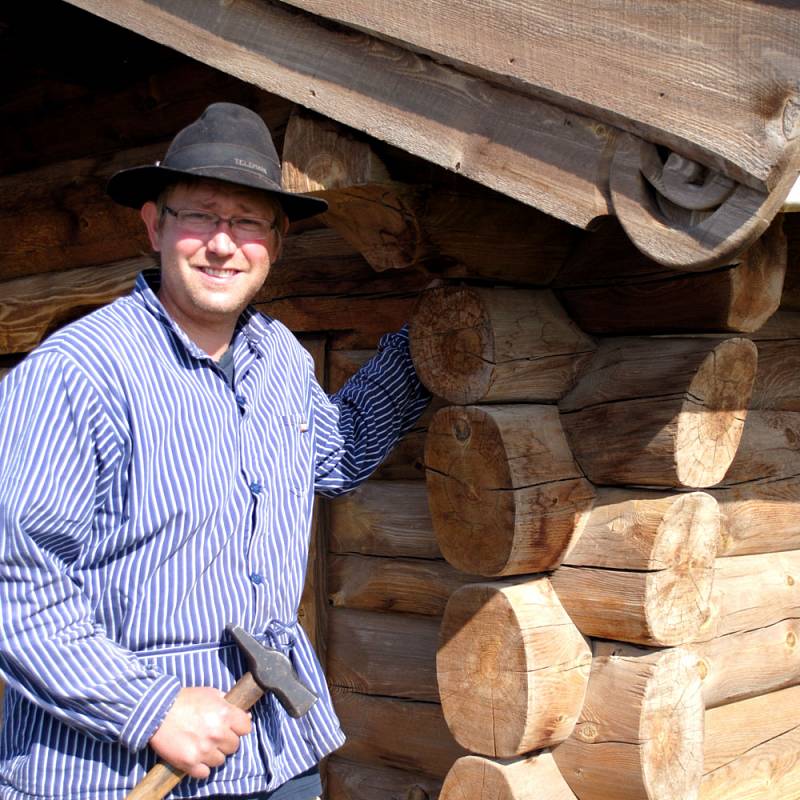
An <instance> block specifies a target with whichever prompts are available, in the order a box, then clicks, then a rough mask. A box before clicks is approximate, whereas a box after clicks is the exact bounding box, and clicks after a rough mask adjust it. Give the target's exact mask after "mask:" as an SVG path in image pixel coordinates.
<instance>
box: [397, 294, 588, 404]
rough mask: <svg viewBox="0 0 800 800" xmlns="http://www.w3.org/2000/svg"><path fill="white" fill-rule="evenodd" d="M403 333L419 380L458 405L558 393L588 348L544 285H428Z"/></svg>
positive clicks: (525, 399)
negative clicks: (526, 287)
mask: <svg viewBox="0 0 800 800" xmlns="http://www.w3.org/2000/svg"><path fill="white" fill-rule="evenodd" d="M409 337H410V341H411V355H412V358H413V359H414V366H415V368H416V370H417V374H418V375H419V376H420V379H421V380H422V381H423V383H424V384H425V385H426V386H427V387H428V389H430V390H431V392H433V393H434V394H436V395H438V396H440V397H443V398H444V399H445V400H449V401H450V402H451V403H459V404H471V403H513V402H528V403H535V402H547V401H553V400H558V399H559V398H560V397H561V396H562V395H564V394H565V393H566V392H567V391H568V390H569V389H570V388H571V387H572V384H573V383H574V381H575V377H576V376H577V375H578V373H579V372H580V370H581V368H582V367H583V365H584V364H585V362H586V361H587V360H588V359H589V357H590V356H591V354H592V352H593V351H594V342H593V341H592V340H591V338H590V337H588V336H586V335H585V334H584V333H583V332H582V331H581V330H580V329H579V328H578V327H577V326H576V325H575V324H574V323H573V322H572V321H571V320H570V319H569V317H568V316H567V315H566V314H565V313H564V310H563V308H562V307H561V305H560V304H559V302H558V301H557V300H556V298H555V297H554V295H553V294H552V292H550V291H548V290H540V291H535V290H533V291H532V290H524V289H483V288H478V287H474V288H471V287H456V286H448V287H440V288H436V289H432V290H430V291H427V292H425V293H424V294H423V295H422V296H421V297H420V300H419V303H418V304H417V307H416V309H415V311H414V314H413V316H412V318H411V321H410V324H409Z"/></svg>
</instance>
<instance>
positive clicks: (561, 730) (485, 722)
mask: <svg viewBox="0 0 800 800" xmlns="http://www.w3.org/2000/svg"><path fill="white" fill-rule="evenodd" d="M590 661H591V653H590V650H589V646H588V644H587V642H586V641H585V639H584V638H583V637H582V636H581V635H580V633H579V632H578V630H577V628H576V627H575V626H574V624H573V623H572V622H571V621H570V619H569V617H568V616H567V614H566V612H565V611H564V609H563V608H562V606H561V604H560V603H559V601H558V597H557V596H556V594H555V592H554V591H553V589H552V587H551V586H550V582H549V581H548V580H547V578H544V577H540V578H535V579H532V580H528V581H525V582H524V583H514V582H513V581H510V580H506V581H500V582H497V583H479V584H473V585H471V586H464V587H462V588H461V589H459V590H458V591H456V592H454V593H453V595H452V597H451V598H450V600H449V602H448V604H447V610H446V611H445V615H444V618H443V620H442V628H441V635H440V642H439V652H438V654H437V657H436V672H437V675H438V678H439V692H440V695H441V698H442V710H443V712H444V716H445V719H446V720H447V724H448V726H449V728H450V731H451V732H452V734H453V736H454V737H455V738H456V741H458V742H459V744H461V745H462V746H463V747H466V748H468V749H469V750H472V751H473V752H476V753H482V754H485V755H489V756H494V757H498V758H510V757H514V756H518V755H522V754H524V753H528V752H530V751H531V750H536V749H539V748H542V747H548V746H550V745H553V744H555V743H557V742H560V741H562V740H563V739H565V738H566V737H567V736H569V734H570V732H571V731H572V728H573V726H574V725H575V720H576V719H577V716H578V713H579V712H580V709H581V706H582V704H583V698H584V693H585V691H586V681H587V678H588V673H589V664H590Z"/></svg>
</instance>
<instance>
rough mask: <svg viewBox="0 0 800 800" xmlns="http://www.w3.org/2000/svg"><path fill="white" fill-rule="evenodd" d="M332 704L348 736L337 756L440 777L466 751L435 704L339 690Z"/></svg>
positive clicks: (439, 707) (335, 691)
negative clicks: (458, 742)
mask: <svg viewBox="0 0 800 800" xmlns="http://www.w3.org/2000/svg"><path fill="white" fill-rule="evenodd" d="M332 695H333V704H334V708H335V709H336V713H337V714H338V716H339V719H340V721H341V723H342V728H343V729H344V731H345V733H346V735H347V741H346V742H345V744H344V746H343V747H342V748H341V750H339V751H338V756H339V757H341V758H344V759H347V760H348V761H356V762H359V763H366V764H371V765H378V766H387V767H394V768H396V769H402V770H409V771H413V772H419V773H421V774H423V775H429V776H432V777H434V778H440V779H441V778H444V776H445V775H446V774H447V771H448V770H449V769H450V767H451V766H452V765H453V762H454V761H455V760H456V759H457V758H460V757H461V756H463V755H466V751H465V750H464V749H463V748H461V747H460V746H459V745H458V744H456V742H455V740H454V739H453V737H452V735H451V734H450V731H449V730H448V729H447V725H446V724H445V721H444V717H443V716H442V709H441V706H439V704H438V703H419V702H414V701H411V700H397V699H394V698H388V697H387V698H383V697H370V696H368V695H363V694H356V693H355V692H348V691H346V690H342V689H334V691H333V692H332Z"/></svg>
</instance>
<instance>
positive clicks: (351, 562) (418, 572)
mask: <svg viewBox="0 0 800 800" xmlns="http://www.w3.org/2000/svg"><path fill="white" fill-rule="evenodd" d="M477 580H479V579H478V577H476V576H474V575H465V574H464V573H462V572H459V571H458V570H456V569H453V567H451V566H450V565H449V564H447V563H446V562H444V561H424V560H423V559H403V558H373V557H371V556H356V555H348V556H341V555H334V556H331V557H330V559H329V561H328V589H329V591H330V602H331V604H332V605H334V606H337V607H343V608H360V609H362V610H365V611H398V612H407V613H411V614H426V615H428V616H441V615H442V614H443V613H444V609H445V607H446V605H447V600H448V599H449V597H450V595H451V594H452V593H453V592H454V591H455V590H456V589H458V588H459V587H461V586H463V585H464V584H467V583H475V582H476V581H477Z"/></svg>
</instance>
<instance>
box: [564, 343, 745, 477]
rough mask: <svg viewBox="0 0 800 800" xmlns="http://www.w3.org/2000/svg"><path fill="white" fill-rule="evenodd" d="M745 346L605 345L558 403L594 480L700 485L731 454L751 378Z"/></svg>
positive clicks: (718, 472)
mask: <svg viewBox="0 0 800 800" xmlns="http://www.w3.org/2000/svg"><path fill="white" fill-rule="evenodd" d="M756 361H757V351H756V347H755V345H754V344H753V343H752V342H750V341H749V340H746V339H739V338H736V339H726V340H723V341H718V340H714V339H655V338H654V339H624V338H622V339H608V340H605V341H604V342H602V344H601V345H600V346H599V347H598V350H597V352H596V354H595V356H594V358H593V359H592V360H591V361H590V362H589V364H588V365H587V367H586V368H585V369H584V372H583V374H582V375H581V377H580V378H579V379H578V382H577V383H576V385H575V387H574V388H573V389H572V391H570V392H569V393H568V394H567V395H566V396H565V397H564V398H563V399H562V400H561V402H560V404H559V407H560V409H561V411H562V414H561V421H562V424H563V426H564V430H565V432H566V434H567V437H568V439H569V442H570V445H571V446H572V451H573V453H574V454H575V459H576V460H577V461H578V463H579V464H580V465H581V467H582V469H583V470H584V472H585V473H586V475H587V477H588V478H589V479H590V480H592V481H593V482H594V483H599V484H611V485H625V484H631V485H643V486H674V487H686V488H704V487H707V486H713V485H714V484H715V483H718V482H719V481H721V480H722V478H723V476H724V475H725V473H726V471H727V470H728V468H729V467H730V465H731V462H732V461H733V458H734V456H735V455H736V451H737V447H738V446H739V441H740V438H741V436H742V429H743V427H744V420H745V417H746V415H747V407H748V404H749V401H750V395H751V392H752V386H753V381H754V379H755V374H756Z"/></svg>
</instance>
